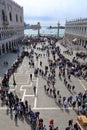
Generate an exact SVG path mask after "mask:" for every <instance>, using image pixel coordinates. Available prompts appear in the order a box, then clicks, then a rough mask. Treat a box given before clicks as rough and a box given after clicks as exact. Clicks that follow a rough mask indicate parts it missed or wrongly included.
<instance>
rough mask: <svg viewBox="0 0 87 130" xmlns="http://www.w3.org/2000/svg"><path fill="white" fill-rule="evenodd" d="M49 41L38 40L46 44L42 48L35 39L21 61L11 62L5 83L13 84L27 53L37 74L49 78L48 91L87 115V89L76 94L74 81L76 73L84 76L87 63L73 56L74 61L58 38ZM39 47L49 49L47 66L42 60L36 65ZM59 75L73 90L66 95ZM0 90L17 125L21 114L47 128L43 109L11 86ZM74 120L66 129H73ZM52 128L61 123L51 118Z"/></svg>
mask: <svg viewBox="0 0 87 130" xmlns="http://www.w3.org/2000/svg"><path fill="white" fill-rule="evenodd" d="M34 42H35V44H34ZM47 42H48V45H46V44H45V42H44V43H43V42H41V43H40V42H39V43H38V42H37V43H38V44H41V46H42V48H43V49H42V48H38V47H37V45H38V44H37V43H36V41H35V40H32V44H31V45H30V46H31V50H30V52H25V53H24V52H23V53H22V55H21V56H20V57H18V59H17V61H15V63H14V64H13V65H12V66H11V68H10V69H8V71H7V73H6V74H5V75H4V78H3V80H2V86H3V87H7V88H9V78H10V76H11V75H12V74H13V73H14V72H15V71H16V69H17V68H18V66H19V64H20V63H21V62H22V61H23V58H24V56H25V55H26V54H27V55H26V56H28V58H29V66H30V68H31V67H32V68H34V76H35V77H36V76H38V75H39V76H42V78H43V80H45V81H46V84H44V86H43V87H44V90H45V93H46V95H50V96H51V97H53V98H54V101H55V102H56V103H57V104H58V106H59V107H64V108H65V109H68V107H72V108H73V109H74V110H77V114H84V115H86V116H87V91H85V92H84V93H82V92H79V93H78V94H77V95H76V98H74V97H73V93H75V85H74V84H73V83H72V82H71V81H72V78H71V77H72V75H74V76H77V77H80V76H82V74H83V69H84V67H82V66H81V64H78V63H76V62H73V60H72V62H71V61H70V60H69V59H67V58H66V57H65V56H64V55H63V54H62V53H61V49H60V47H59V46H57V45H56V39H50V38H48V39H47ZM36 49H37V50H39V52H42V51H43V52H45V53H43V55H44V56H46V57H47V59H48V65H45V67H43V61H42V60H40V63H39V64H40V67H39V68H38V67H37V68H35V61H34V57H35V58H36V60H37V61H38V59H39V57H42V53H37V52H36V51H34V50H36ZM56 69H58V71H57V72H56ZM76 72H77V73H76ZM57 76H58V77H59V80H60V81H61V82H63V84H64V87H65V88H66V89H68V91H69V92H70V93H71V95H70V96H69V97H66V95H65V96H64V95H62V94H61V92H60V90H59V89H58V88H56V82H57V81H56V77H57ZM30 80H32V74H30ZM33 89H34V94H36V86H34V88H33ZM2 92H3V93H2ZM0 93H1V100H2V102H4V103H5V104H6V106H7V114H8V113H9V112H10V114H11V118H12V117H13V115H14V119H15V122H16V125H17V123H18V118H19V119H21V120H24V119H25V120H27V121H29V123H30V124H31V126H32V128H33V130H47V129H46V125H44V120H43V119H42V118H40V112H39V111H38V112H34V111H33V110H32V108H31V105H30V104H29V103H28V101H27V100H25V101H24V102H23V101H22V100H21V99H20V98H19V97H18V96H17V95H15V94H14V93H12V92H10V93H9V89H8V91H7V92H5V91H1V92H0ZM70 121H71V123H70ZM70 121H69V127H68V128H66V130H70V129H71V128H72V125H73V123H72V120H70ZM73 129H75V130H78V125H76V124H74V125H73ZM49 130H58V126H57V127H55V126H54V120H53V119H51V120H50V122H49Z"/></svg>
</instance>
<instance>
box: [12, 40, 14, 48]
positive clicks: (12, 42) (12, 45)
mask: <svg viewBox="0 0 87 130" xmlns="http://www.w3.org/2000/svg"><path fill="white" fill-rule="evenodd" d="M11 44H12V49H13V48H14V42H13V41H12V43H11Z"/></svg>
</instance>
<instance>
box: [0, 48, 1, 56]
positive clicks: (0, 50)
mask: <svg viewBox="0 0 87 130" xmlns="http://www.w3.org/2000/svg"><path fill="white" fill-rule="evenodd" d="M0 55H1V47H0Z"/></svg>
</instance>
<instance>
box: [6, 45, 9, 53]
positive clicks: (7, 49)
mask: <svg viewBox="0 0 87 130" xmlns="http://www.w3.org/2000/svg"><path fill="white" fill-rule="evenodd" d="M6 51H7V52H8V51H9V47H8V43H6Z"/></svg>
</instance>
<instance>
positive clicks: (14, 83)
mask: <svg viewBox="0 0 87 130" xmlns="http://www.w3.org/2000/svg"><path fill="white" fill-rule="evenodd" d="M13 85H14V94H15V95H16V82H15V75H14V73H13Z"/></svg>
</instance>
